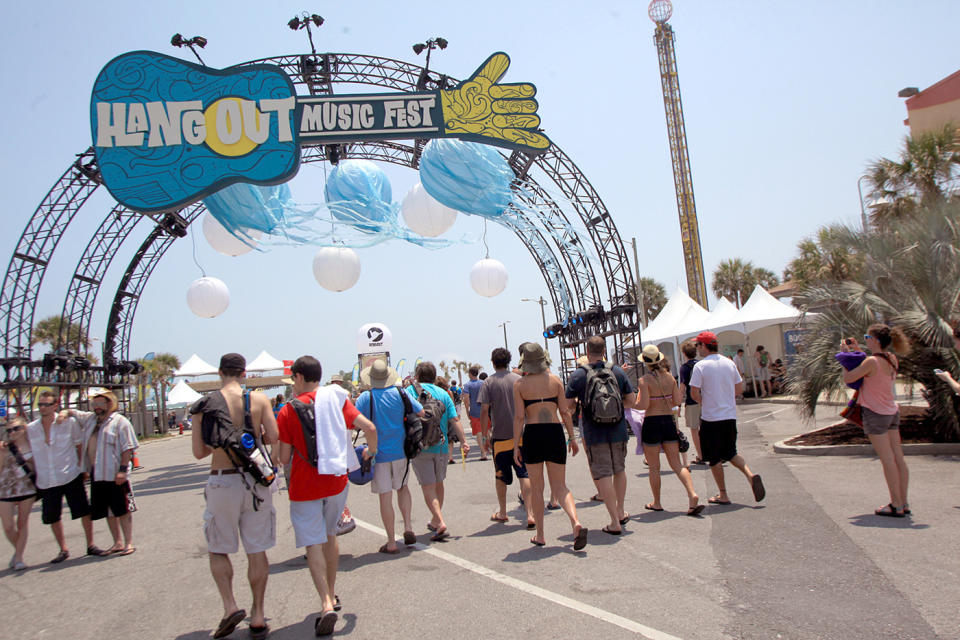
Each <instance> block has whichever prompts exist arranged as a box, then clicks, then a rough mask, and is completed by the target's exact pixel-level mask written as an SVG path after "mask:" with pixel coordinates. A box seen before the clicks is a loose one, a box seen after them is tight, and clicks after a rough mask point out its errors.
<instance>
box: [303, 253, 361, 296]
mask: <svg viewBox="0 0 960 640" xmlns="http://www.w3.org/2000/svg"><path fill="white" fill-rule="evenodd" d="M313 277H314V278H316V279H317V282H319V283H320V286H321V287H323V288H324V289H328V290H330V291H346V290H347V289H349V288H350V287H352V286H353V285H355V284H357V280H359V279H360V258H359V257H358V256H357V253H356V251H354V250H353V249H347V248H346V247H324V248H323V249H320V251H317V255H315V256H314V257H313Z"/></svg>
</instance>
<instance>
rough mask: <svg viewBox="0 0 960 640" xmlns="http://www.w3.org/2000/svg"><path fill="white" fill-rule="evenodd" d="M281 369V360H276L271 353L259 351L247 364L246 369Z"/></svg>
mask: <svg viewBox="0 0 960 640" xmlns="http://www.w3.org/2000/svg"><path fill="white" fill-rule="evenodd" d="M277 369H283V360H277V359H276V358H274V357H273V356H272V355H270V354H269V353H267V352H266V350H264V351H261V352H260V355H258V356H257V357H256V358H254V359H253V361H252V362H250V363H248V364H247V371H276V370H277Z"/></svg>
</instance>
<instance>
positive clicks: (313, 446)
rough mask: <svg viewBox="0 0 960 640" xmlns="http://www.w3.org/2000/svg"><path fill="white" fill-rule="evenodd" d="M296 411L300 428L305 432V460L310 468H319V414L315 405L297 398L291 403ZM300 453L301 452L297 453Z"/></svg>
mask: <svg viewBox="0 0 960 640" xmlns="http://www.w3.org/2000/svg"><path fill="white" fill-rule="evenodd" d="M290 404H291V405H293V409H294V411H296V412H297V418H298V419H299V420H300V428H301V429H302V430H303V444H304V446H305V447H306V449H307V457H306V458H304V460H306V461H307V462H309V463H310V466H312V467H314V468H316V466H317V414H316V411H315V410H314V403H313V402H310V403H306V402H302V401H300V400H299V399H297V398H294V399H293V400H291V401H290ZM297 453H299V452H297Z"/></svg>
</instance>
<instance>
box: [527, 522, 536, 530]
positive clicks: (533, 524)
mask: <svg viewBox="0 0 960 640" xmlns="http://www.w3.org/2000/svg"><path fill="white" fill-rule="evenodd" d="M536 528H537V523H536V522H528V523H527V529H536Z"/></svg>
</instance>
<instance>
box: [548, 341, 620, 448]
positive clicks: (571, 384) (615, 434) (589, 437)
mask: <svg viewBox="0 0 960 640" xmlns="http://www.w3.org/2000/svg"><path fill="white" fill-rule="evenodd" d="M585 366H587V367H589V366H592V367H594V368H595V369H599V368H600V367H602V366H603V361H602V360H598V361H597V362H595V363H594V364H592V365H585ZM613 375H614V376H616V378H617V382H618V383H619V385H620V397H621V398H626V397H627V395H628V394H631V393H636V391H635V390H634V388H633V385H631V384H630V379H629V378H628V377H627V374H626V373H624V372H623V369H621V368H620V367H618V366H617V365H613ZM586 390H587V370H586V368H584V367H577V370H576V371H574V372H573V373H572V374H570V379H569V380H568V381H567V388H566V390H565V392H564V395H566V396H567V397H568V398H577V399H578V400H580V405H581V407H583V394H584V393H585V392H586ZM583 408H584V410H583V412H582V416H583V418H582V420H583V441H584V443H585V444H587V445H588V446H592V445H595V444H601V443H605V442H626V440H627V419H626V418H624V419H623V420H621V421H620V422H619V423H618V424H597V423H595V422H594V421H593V420H591V419H590V416H589V413H590V412H589V411H587V410H586V408H585V407H583Z"/></svg>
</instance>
